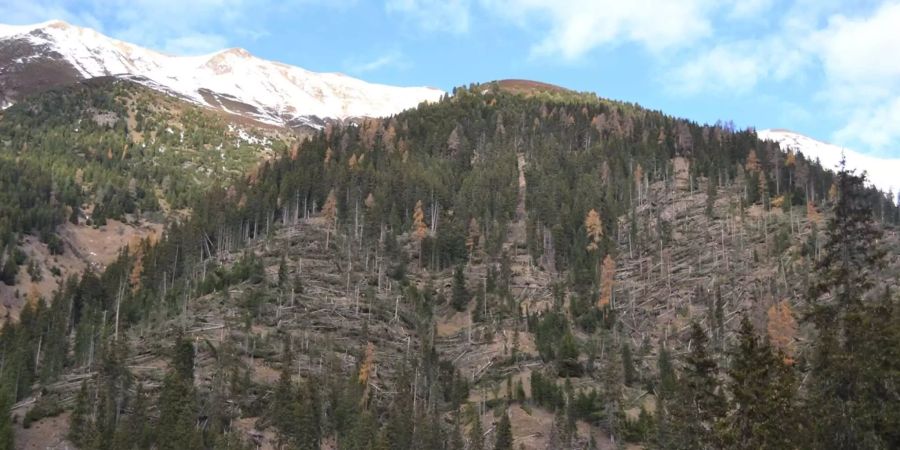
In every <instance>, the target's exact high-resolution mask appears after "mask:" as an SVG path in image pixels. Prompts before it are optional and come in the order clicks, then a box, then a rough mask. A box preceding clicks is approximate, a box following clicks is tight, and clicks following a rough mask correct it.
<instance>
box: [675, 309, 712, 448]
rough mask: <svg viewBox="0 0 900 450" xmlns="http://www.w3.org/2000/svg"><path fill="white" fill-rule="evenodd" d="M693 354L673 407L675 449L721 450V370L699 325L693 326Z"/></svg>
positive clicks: (688, 356)
mask: <svg viewBox="0 0 900 450" xmlns="http://www.w3.org/2000/svg"><path fill="white" fill-rule="evenodd" d="M690 337H691V351H690V352H689V353H688V354H687V356H686V357H685V361H684V362H685V367H684V371H683V372H682V376H681V378H680V379H679V383H678V388H677V389H676V398H675V401H673V402H671V404H670V405H669V406H670V408H669V411H670V412H671V414H672V416H671V427H672V430H671V431H672V433H673V436H672V437H673V442H672V447H673V448H678V449H715V448H721V443H720V431H719V430H720V427H721V422H722V419H723V417H724V416H725V411H726V404H725V401H724V399H723V398H722V395H721V392H720V391H719V382H718V366H717V365H716V362H715V360H714V359H713V358H712V356H711V355H710V354H709V351H708V345H709V339H708V338H707V336H706V333H705V332H704V331H703V328H701V327H700V325H699V324H697V323H696V322H695V323H693V324H692V325H691V334H690Z"/></svg>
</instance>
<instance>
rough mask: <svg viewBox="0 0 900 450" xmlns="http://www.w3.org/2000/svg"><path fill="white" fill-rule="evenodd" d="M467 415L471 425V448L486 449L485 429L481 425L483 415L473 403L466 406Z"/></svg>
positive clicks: (473, 449) (474, 449) (472, 449)
mask: <svg viewBox="0 0 900 450" xmlns="http://www.w3.org/2000/svg"><path fill="white" fill-rule="evenodd" d="M466 412H467V414H466V415H467V416H469V421H470V422H471V425H470V426H469V445H468V447H467V448H468V449H469V450H484V429H483V428H482V427H481V417H478V413H477V412H476V411H475V408H474V407H473V406H472V405H469V406H468V407H467V408H466Z"/></svg>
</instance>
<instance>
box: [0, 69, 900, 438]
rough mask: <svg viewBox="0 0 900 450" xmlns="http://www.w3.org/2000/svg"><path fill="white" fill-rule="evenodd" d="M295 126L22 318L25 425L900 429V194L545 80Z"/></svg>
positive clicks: (470, 430) (280, 431) (19, 379)
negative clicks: (254, 162) (253, 160)
mask: <svg viewBox="0 0 900 450" xmlns="http://www.w3.org/2000/svg"><path fill="white" fill-rule="evenodd" d="M97 95H101V96H102V93H100V92H98V94H97ZM151 105H152V103H151ZM110 108H112V106H111V107H110ZM63 110H64V109H63ZM13 113H16V112H15V111H12V110H11V111H10V112H7V113H6V114H7V115H9V114H13ZM18 114H25V110H20V111H19V112H18ZM6 120H7V117H6V116H4V118H3V121H6ZM0 123H2V121H0ZM42 123H48V124H49V123H52V120H48V119H44V120H43V121H42ZM91 126H93V125H91ZM143 127H146V128H144V129H145V130H151V129H155V130H157V134H156V135H157V136H160V135H163V136H164V135H165V132H164V131H161V130H165V128H164V127H162V125H160V124H159V123H157V124H156V125H148V124H144V125H143ZM23 129H24V127H23ZM130 129H131V128H128V127H126V130H130ZM199 129H201V130H205V129H207V125H203V126H199ZM14 131H15V132H18V133H24V131H22V130H21V129H20V130H13V131H7V133H11V134H13V135H14V136H15V134H14ZM110 133H112V132H110ZM20 136H21V134H20ZM110 136H113V134H110ZM214 136H217V133H210V134H202V135H201V136H199V137H198V138H197V140H196V141H190V142H188V143H185V144H183V145H184V148H185V150H184V152H185V153H189V151H190V149H191V148H199V147H204V146H205V145H211V146H213V147H215V146H216V145H217V144H216V143H217V142H218V141H215V139H217V138H216V137H214ZM15 139H16V138H15V137H14V138H13V139H12V141H13V142H11V143H10V144H7V148H12V149H20V148H22V144H23V143H24V142H25V141H28V139H24V138H21V137H19V138H18V139H19V140H15ZM109 139H112V137H110V138H109ZM206 139H209V140H212V143H208V142H206ZM126 140H127V139H126ZM51 142H52V141H47V144H46V148H42V147H32V144H29V146H28V147H29V148H32V149H33V150H32V151H33V153H34V154H35V155H36V156H34V158H36V159H35V161H41V159H40V158H46V159H44V160H43V161H60V160H62V161H65V160H66V159H65V158H70V157H74V156H66V155H78V154H79V153H77V152H76V153H64V152H63V149H62V148H61V145H60V144H52V145H51ZM104 142H106V141H104ZM110 142H112V141H109V142H108V144H109V145H100V144H99V143H97V144H93V145H94V146H95V147H96V148H98V149H104V148H106V147H107V146H109V147H110V148H118V147H116V146H113V145H112V144H111V143H110ZM179 142H180V141H179ZM169 145H174V144H171V143H170V144H169ZM279 145H280V147H279ZM126 147H127V145H126ZM90 148H92V147H91V146H87V147H82V150H81V153H80V155H81V156H79V157H81V158H84V157H85V156H84V155H91V154H92V153H90V151H89V149H90ZM272 148H273V150H277V151H278V157H277V158H275V159H273V160H270V161H268V162H266V163H265V164H264V165H262V166H261V167H260V168H259V170H257V171H255V172H254V174H253V176H251V177H249V178H248V179H247V180H246V182H236V183H234V185H233V186H231V187H228V188H225V187H218V186H215V184H216V183H209V184H206V186H208V188H207V189H208V190H207V192H206V193H204V194H201V193H200V192H201V191H200V190H197V191H195V192H196V193H197V195H185V196H183V197H175V198H169V199H167V200H166V201H168V202H172V203H173V204H178V205H179V207H187V208H189V209H190V215H189V217H186V218H184V220H180V221H176V222H172V223H170V224H169V226H168V227H167V229H166V231H165V233H164V235H163V236H162V238H161V239H159V240H158V242H151V241H149V240H148V241H145V242H144V243H143V244H141V245H139V246H136V247H134V248H129V249H126V250H123V252H122V254H121V257H120V258H119V259H118V261H117V262H115V263H114V264H111V265H110V266H109V267H108V268H106V270H105V271H103V272H102V273H93V272H88V273H86V274H85V275H84V276H82V277H80V278H79V279H74V278H73V279H72V280H70V281H69V282H68V283H67V284H66V285H65V287H64V289H61V290H60V292H58V293H57V294H56V295H54V296H53V298H48V299H44V300H45V301H40V300H36V301H33V302H30V303H28V304H27V306H26V308H25V309H24V310H23V313H22V315H21V320H20V321H19V322H18V323H8V324H6V326H4V328H3V330H2V332H0V361H2V363H0V364H2V365H0V386H3V388H0V407H3V406H5V407H6V408H12V414H13V416H14V417H16V421H17V423H16V424H15V425H13V424H10V423H6V422H4V426H3V427H0V448H4V445H11V442H12V441H11V439H12V437H11V435H10V431H7V430H12V429H13V428H15V432H16V433H15V435H16V436H15V438H16V439H34V438H35V434H37V433H33V432H32V430H31V428H30V427H34V426H39V425H41V424H44V426H47V427H51V428H53V429H54V430H56V435H57V436H58V438H57V439H56V440H55V441H54V442H53V443H52V445H57V446H62V445H65V444H67V443H68V444H72V445H74V446H76V447H77V448H81V449H94V448H96V449H112V448H116V449H118V448H160V449H164V448H172V449H185V448H197V449H200V448H257V447H258V446H261V447H264V448H303V449H307V448H308V449H313V448H316V449H317V448H338V449H388V448H391V449H432V448H434V449H484V448H494V449H513V448H523V447H524V448H528V449H535V448H540V449H544V448H551V449H556V448H578V449H581V448H616V447H619V446H625V445H626V444H627V445H632V444H633V445H639V446H641V447H643V448H684V449H696V448H708V449H714V448H748V449H750V448H785V449H788V448H806V447H812V448H873V449H874V448H895V447H897V446H898V445H900V435H898V433H897V430H900V423H898V421H900V393H898V392H897V389H896V386H897V385H898V383H900V379H898V376H900V375H898V374H900V371H898V364H900V362H898V361H900V359H898V357H897V356H898V352H900V322H898V321H900V315H898V313H900V311H897V308H898V306H897V301H896V296H895V295H894V293H893V291H892V289H893V288H895V286H894V284H895V282H896V277H897V274H898V273H900V272H898V271H897V268H898V264H897V263H898V261H897V258H896V256H895V255H896V249H897V244H898V241H897V237H896V235H895V223H896V222H897V220H898V218H900V216H898V209H897V208H896V206H894V204H893V202H892V201H891V199H890V198H889V197H888V196H886V195H885V194H883V193H880V192H877V191H875V190H873V189H870V188H866V187H865V185H864V182H863V179H862V178H861V177H860V176H858V175H856V174H853V173H848V172H846V171H843V172H840V173H835V172H833V171H831V170H828V169H827V168H823V167H821V166H820V165H818V164H817V163H816V162H814V161H808V160H807V159H806V158H805V157H804V156H803V155H801V154H793V153H783V152H781V151H780V150H779V149H778V147H777V146H776V145H774V144H772V143H766V142H761V141H759V140H757V138H756V135H755V133H754V132H753V131H752V130H735V129H734V128H733V127H731V126H728V125H727V124H717V125H714V126H704V125H699V124H695V123H692V122H689V121H685V120H681V119H677V118H673V117H669V116H666V115H664V114H662V113H659V112H654V111H648V110H646V109H643V108H641V107H639V106H637V105H633V104H625V103H619V102H611V101H608V100H604V99H600V98H597V97H596V96H593V95H590V94H578V93H573V92H570V91H566V90H562V89H550V88H545V87H543V86H541V85H535V86H532V85H527V86H524V87H523V85H522V84H521V83H518V84H513V85H510V84H509V83H506V84H504V83H494V84H487V85H477V86H476V85H473V86H471V87H469V88H459V89H457V90H455V91H454V93H453V95H452V96H450V97H448V98H446V99H444V100H442V101H441V102H440V103H437V104H432V105H423V106H420V107H419V108H418V109H415V110H410V111H407V112H404V113H401V114H399V115H397V116H394V117H391V118H386V119H368V120H365V121H361V122H360V123H358V124H353V125H347V126H339V125H329V126H328V127H326V128H325V129H324V130H322V131H321V132H319V133H318V134H316V135H315V136H313V137H312V138H311V139H309V140H307V141H305V142H303V143H302V144H300V145H297V146H291V148H290V149H288V145H285V144H274V143H273V144H272ZM16 151H17V152H18V153H17V155H19V157H20V158H21V159H25V158H24V156H22V155H25V154H26V151H27V150H16ZM135 153H136V154H140V152H139V151H135ZM54 155H55V156H54ZM98 155H99V156H97V157H96V158H95V159H97V163H96V164H95V165H96V166H97V167H109V169H106V170H103V171H100V169H96V170H98V172H96V175H92V176H91V178H90V179H91V180H100V179H102V177H103V176H108V177H114V176H121V174H122V173H129V172H125V171H124V170H123V169H122V166H121V165H115V163H113V162H112V161H115V160H116V158H112V157H106V158H104V157H105V156H107V154H104V153H103V151H102V150H100V151H99V153H98ZM153 155H154V156H152V157H151V156H148V157H146V158H143V157H141V158H139V161H140V162H141V163H137V162H136V163H135V164H132V165H129V168H130V169H129V170H143V169H137V168H140V167H145V166H144V165H143V163H144V162H146V164H148V165H151V166H153V161H154V160H155V158H156V154H155V153H154V154H153ZM135 158H137V157H135ZM104 164H109V166H104ZM182 164H183V167H184V166H187V167H193V166H188V164H190V163H189V162H184V163H182ZM44 166H46V164H45V165H44ZM113 167H115V168H116V169H117V170H112V168H113ZM165 167H172V165H170V164H169V165H166V166H165ZM17 173H19V172H18V171H12V174H13V175H14V174H17ZM175 173H176V172H168V173H167V172H155V171H152V170H149V169H147V171H141V172H134V173H131V174H130V175H128V176H129V177H133V179H136V180H137V179H139V180H140V181H136V183H137V184H138V186H146V189H147V190H148V192H159V191H161V192H163V193H165V192H166V191H165V183H164V180H165V177H166V175H169V176H170V178H174V176H175V175H174V174H175ZM104 174H105V175H104ZM160 175H162V177H160ZM11 176H12V175H11ZM59 178H60V179H61V180H71V183H72V184H73V185H79V184H81V183H84V181H77V182H76V178H77V177H76V174H74V173H69V174H60V177H59ZM211 179H215V176H211ZM93 183H94V184H92V186H96V185H97V184H96V183H97V181H93ZM142 183H146V184H142ZM120 187H121V186H120ZM75 191H79V194H78V195H84V189H82V190H78V189H75ZM88 192H92V195H94V197H93V198H95V199H96V198H97V195H98V194H97V192H96V191H88ZM163 195H164V194H163ZM48 196H50V194H45V197H44V198H43V201H41V202H37V201H34V200H31V201H32V202H35V203H22V202H26V201H30V200H28V199H27V198H24V197H21V198H22V200H16V201H19V202H20V203H17V204H18V205H20V206H19V207H20V208H22V209H23V210H27V209H28V205H30V204H39V205H43V204H45V203H49V204H50V205H51V206H53V205H54V204H55V203H54V201H50V200H52V199H51V198H50V197H48ZM73 196H75V194H73ZM154 198H157V199H159V198H160V197H159V196H157V197H154ZM179 198H181V200H180V202H181V203H179ZM14 199H15V197H14ZM80 201H82V200H79V197H73V199H71V200H68V203H65V201H63V202H62V204H65V205H69V206H70V207H72V205H77V204H79V202H80ZM144 207H145V206H142V208H144ZM147 208H148V210H149V209H150V208H149V207H147ZM51 211H52V209H51ZM48 223H49V224H51V225H49V226H50V227H51V228H50V229H51V230H52V224H53V223H54V222H48ZM13 230H17V231H18V232H22V233H26V232H29V229H28V228H23V227H19V228H14V229H13ZM10 257H11V256H7V258H10ZM4 399H5V401H4ZM154 405H156V406H154ZM50 424H56V425H55V427H53V426H52V425H50ZM43 434H44V435H46V434H47V433H43ZM7 436H9V437H7ZM20 442H21V441H20ZM7 443H10V444H7Z"/></svg>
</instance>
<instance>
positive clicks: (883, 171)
mask: <svg viewBox="0 0 900 450" xmlns="http://www.w3.org/2000/svg"><path fill="white" fill-rule="evenodd" d="M756 134H757V136H758V137H759V138H760V139H761V140H763V141H772V142H775V143H777V144H778V145H779V146H780V147H781V149H782V150H784V151H788V150H790V151H794V152H798V151H799V152H801V153H803V154H804V156H806V157H807V158H809V159H812V160H815V159H818V160H820V161H821V163H822V166H823V167H828V168H835V167H837V166H838V164H839V163H840V161H841V158H842V157H845V158H846V160H847V167H848V168H851V169H855V170H857V171H865V172H866V174H867V176H868V181H869V182H870V183H871V184H872V185H873V186H875V187H877V188H878V189H880V190H881V191H883V192H892V193H894V194H896V193H897V192H898V191H900V180H898V179H897V176H896V174H897V173H900V159H895V158H880V157H877V156H871V155H866V154H864V153H860V152H857V151H854V150H851V149H848V148H846V147H841V146H837V145H834V144H830V143H828V142H824V141H821V140H818V139H815V138H812V137H809V136H806V135H804V134H801V133H797V132H795V131H792V130H788V129H784V128H772V129H765V130H758V131H757V132H756ZM891 200H895V199H891Z"/></svg>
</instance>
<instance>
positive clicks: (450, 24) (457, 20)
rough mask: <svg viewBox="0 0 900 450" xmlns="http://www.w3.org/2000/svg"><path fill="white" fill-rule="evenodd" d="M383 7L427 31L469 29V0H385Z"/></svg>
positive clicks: (459, 30) (461, 31)
mask: <svg viewBox="0 0 900 450" xmlns="http://www.w3.org/2000/svg"><path fill="white" fill-rule="evenodd" d="M385 9H386V10H387V12H388V13H393V14H401V15H404V16H406V17H407V18H408V19H409V20H411V21H413V22H414V23H415V25H417V26H418V27H419V28H421V29H424V30H427V31H448V32H451V33H465V32H467V31H469V20H470V19H469V16H470V2H469V0H387V1H386V2H385Z"/></svg>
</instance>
